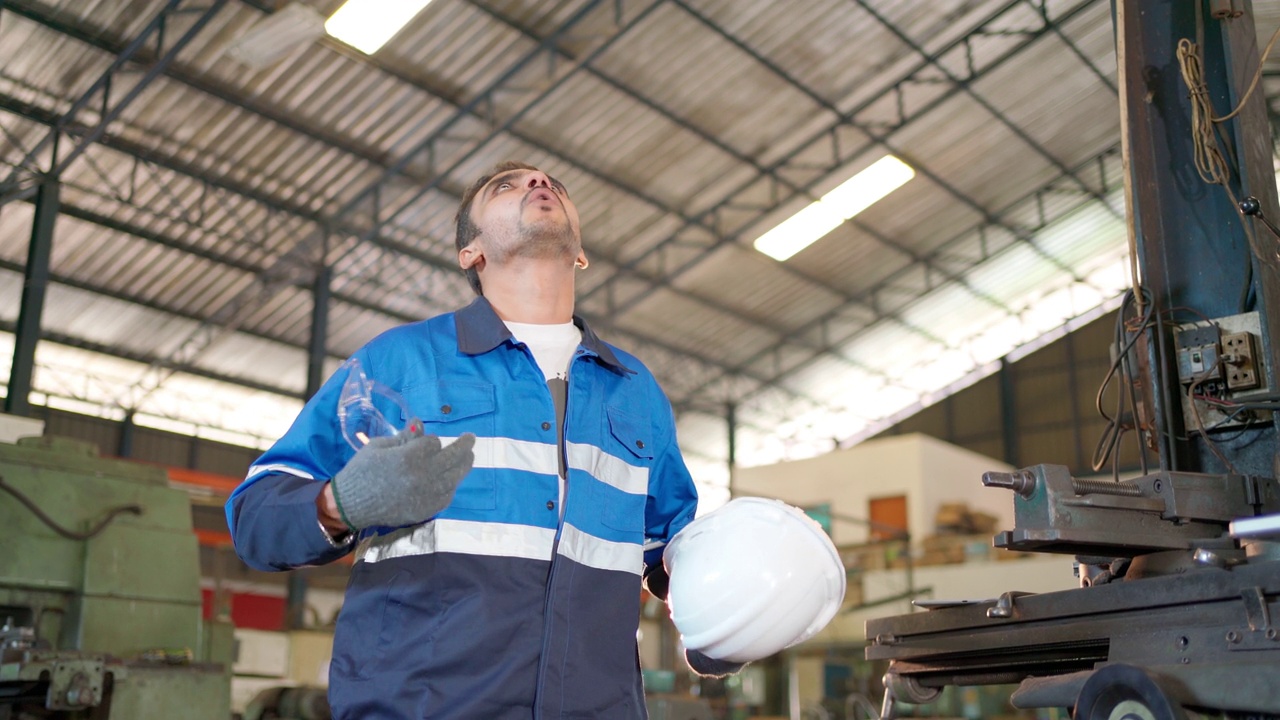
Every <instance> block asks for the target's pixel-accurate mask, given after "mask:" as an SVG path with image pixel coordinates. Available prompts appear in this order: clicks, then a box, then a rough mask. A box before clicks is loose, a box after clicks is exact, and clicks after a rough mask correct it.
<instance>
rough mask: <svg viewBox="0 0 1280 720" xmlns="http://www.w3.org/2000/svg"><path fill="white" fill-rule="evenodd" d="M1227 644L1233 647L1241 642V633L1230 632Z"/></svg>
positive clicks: (1228, 632)
mask: <svg viewBox="0 0 1280 720" xmlns="http://www.w3.org/2000/svg"><path fill="white" fill-rule="evenodd" d="M1227 642H1229V643H1231V644H1232V645H1234V644H1236V643H1238V642H1240V633H1238V632H1236V631H1235V630H1228V631H1227Z"/></svg>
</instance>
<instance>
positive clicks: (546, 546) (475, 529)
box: [356, 518, 556, 562]
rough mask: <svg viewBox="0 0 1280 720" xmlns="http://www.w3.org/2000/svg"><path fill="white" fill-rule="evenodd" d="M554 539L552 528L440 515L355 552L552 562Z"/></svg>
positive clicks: (368, 558) (372, 556)
mask: <svg viewBox="0 0 1280 720" xmlns="http://www.w3.org/2000/svg"><path fill="white" fill-rule="evenodd" d="M555 540H556V531H555V530H554V529H553V528H539V527H533V526H531V525H512V524H509V523H489V522H471V521H467V520H447V519H444V518H441V519H438V520H432V521H431V522H429V523H427V524H425V525H419V526H418V527H414V528H405V529H403V530H397V531H395V532H393V533H390V534H387V535H381V536H378V537H371V538H368V539H366V540H364V541H363V542H362V543H360V547H359V548H358V549H357V550H356V554H357V555H358V556H359V557H360V558H361V559H362V560H364V561H365V562H378V561H379V560H388V559H390V558H398V557H410V556H413V555H429V554H431V553H437V552H448V553H463V554H466V555H488V556H490V557H518V558H528V559H530V560H548V561H549V560H551V549H552V547H554V546H555Z"/></svg>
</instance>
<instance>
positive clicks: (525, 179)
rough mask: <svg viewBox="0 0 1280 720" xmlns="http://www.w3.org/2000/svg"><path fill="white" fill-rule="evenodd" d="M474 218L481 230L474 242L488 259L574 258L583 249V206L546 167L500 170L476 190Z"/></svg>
mask: <svg viewBox="0 0 1280 720" xmlns="http://www.w3.org/2000/svg"><path fill="white" fill-rule="evenodd" d="M471 220H472V222H473V223H474V224H475V225H476V227H478V228H479V229H480V235H479V236H478V237H477V238H476V239H475V241H473V243H472V244H473V245H475V244H478V245H479V246H480V250H481V252H482V253H483V255H484V259H485V261H486V262H490V263H495V264H502V263H505V262H508V261H509V260H511V259H512V258H520V257H524V258H538V259H556V258H564V259H565V260H566V261H567V262H573V261H574V260H575V259H577V258H578V257H579V256H581V254H582V233H581V230H580V228H579V225H578V209H577V207H575V206H574V204H573V201H572V200H570V199H569V192H568V191H567V190H565V187H564V185H562V184H560V182H559V181H558V180H556V179H555V178H552V177H550V176H548V175H547V174H546V173H544V172H542V171H541V170H508V171H505V172H501V173H498V174H497V175H495V176H494V177H493V178H492V179H490V180H489V182H487V183H485V185H484V187H482V188H481V189H480V192H478V193H476V196H475V199H474V200H472V204H471Z"/></svg>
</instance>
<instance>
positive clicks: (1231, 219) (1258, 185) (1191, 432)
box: [1116, 0, 1280, 475]
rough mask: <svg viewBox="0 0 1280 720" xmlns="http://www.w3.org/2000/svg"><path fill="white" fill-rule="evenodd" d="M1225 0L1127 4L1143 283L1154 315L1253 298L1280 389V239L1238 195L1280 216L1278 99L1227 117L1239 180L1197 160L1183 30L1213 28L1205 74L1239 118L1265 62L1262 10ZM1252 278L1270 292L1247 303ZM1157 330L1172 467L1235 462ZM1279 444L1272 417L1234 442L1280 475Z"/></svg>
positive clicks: (1206, 467) (1130, 167) (1159, 432)
mask: <svg viewBox="0 0 1280 720" xmlns="http://www.w3.org/2000/svg"><path fill="white" fill-rule="evenodd" d="M1222 4H1223V5H1229V4H1228V3H1222ZM1236 4H1237V5H1238V4H1239V3H1236ZM1217 5H1219V4H1218V3H1207V4H1206V3H1201V2H1186V1H1185V0H1120V1H1119V2H1117V4H1116V42H1117V56H1118V58H1119V61H1120V68H1119V70H1120V81H1121V94H1120V112H1121V122H1122V127H1121V132H1122V135H1123V138H1122V139H1123V148H1124V154H1125V164H1126V167H1127V173H1126V181H1127V184H1128V185H1129V188H1128V189H1129V192H1128V199H1129V215H1128V217H1129V230H1130V239H1131V242H1132V247H1133V250H1134V252H1135V255H1136V258H1137V264H1138V271H1139V275H1140V280H1139V282H1140V284H1141V287H1142V288H1143V289H1144V290H1145V291H1146V292H1147V293H1149V295H1150V300H1151V302H1152V304H1153V305H1154V313H1153V314H1152V317H1153V318H1160V319H1162V320H1166V321H1170V320H1173V321H1178V322H1185V321H1187V320H1188V319H1189V318H1194V317H1197V316H1198V315H1196V313H1199V314H1203V315H1204V316H1207V317H1208V318H1213V319H1217V318H1222V317H1226V316H1231V315H1236V314H1239V313H1242V312H1244V311H1245V309H1250V308H1246V307H1242V305H1248V306H1251V307H1252V308H1256V310H1257V311H1258V312H1259V314H1260V316H1261V317H1260V320H1261V323H1260V329H1261V332H1260V340H1261V348H1260V353H1261V357H1262V358H1263V360H1264V362H1263V363H1262V365H1263V366H1264V367H1263V368H1261V371H1262V374H1263V377H1264V382H1263V383H1262V384H1263V386H1264V387H1270V388H1271V389H1272V390H1275V389H1276V388H1277V384H1276V382H1275V380H1276V368H1277V361H1278V360H1280V348H1278V347H1277V346H1276V343H1274V342H1273V341H1272V339H1273V338H1276V337H1280V335H1277V334H1276V332H1275V331H1276V330H1277V325H1276V324H1277V322H1278V321H1280V317H1277V316H1280V274H1278V273H1277V270H1276V266H1277V258H1276V256H1275V252H1274V251H1275V249H1276V248H1277V247H1280V245H1277V238H1276V237H1275V235H1273V234H1272V233H1271V231H1269V230H1268V229H1267V228H1266V227H1265V226H1264V225H1263V224H1262V223H1261V222H1258V221H1257V220H1256V219H1255V218H1253V217H1243V216H1242V214H1241V212H1240V210H1239V209H1238V207H1237V206H1236V203H1237V202H1238V201H1241V200H1243V199H1245V198H1247V197H1254V198H1256V199H1257V200H1258V203H1259V209H1260V211H1261V213H1262V214H1263V215H1264V216H1265V217H1267V218H1269V219H1272V220H1273V221H1274V220H1280V207H1278V206H1277V201H1276V185H1275V176H1274V171H1273V169H1272V160H1271V133H1270V129H1269V127H1268V124H1267V117H1266V103H1265V100H1264V98H1263V96H1262V93H1261V92H1257V91H1255V93H1254V95H1253V96H1252V97H1251V98H1250V99H1249V101H1248V103H1247V105H1246V106H1245V107H1244V108H1243V109H1242V110H1241V112H1240V114H1239V115H1238V116H1237V117H1236V118H1234V119H1232V120H1229V121H1227V122H1225V123H1222V124H1219V125H1218V128H1219V129H1220V130H1221V132H1220V133H1219V135H1220V136H1221V139H1222V140H1225V143H1223V142H1221V141H1220V142H1219V143H1218V146H1219V147H1220V148H1221V149H1222V154H1223V155H1224V157H1225V158H1226V162H1227V165H1228V167H1229V175H1230V176H1229V180H1228V189H1224V188H1223V187H1222V186H1219V185H1211V184H1208V183H1206V182H1205V181H1204V180H1203V179H1201V177H1200V174H1199V173H1198V172H1197V171H1196V164H1195V153H1196V146H1195V142H1194V140H1193V127H1192V117H1193V115H1192V101H1191V98H1190V96H1189V92H1188V89H1187V85H1186V84H1185V82H1184V80H1183V76H1182V71H1181V67H1180V64H1179V59H1178V57H1177V47H1178V40H1179V39H1180V38H1188V39H1192V40H1194V39H1196V38H1202V39H1203V42H1199V43H1198V44H1199V45H1200V54H1201V57H1202V58H1203V63H1202V67H1203V76H1204V82H1205V86H1206V87H1207V91H1208V96H1209V99H1210V102H1211V103H1212V106H1213V108H1214V114H1215V115H1218V116H1221V115H1225V114H1226V113H1228V112H1229V111H1230V110H1231V109H1233V108H1235V107H1236V106H1237V105H1238V104H1239V102H1240V99H1241V95H1242V94H1243V93H1244V91H1245V90H1246V88H1247V87H1248V86H1249V81H1250V80H1251V79H1252V75H1253V73H1254V72H1255V70H1256V69H1257V67H1258V60H1259V58H1258V48H1257V42H1256V40H1255V35H1254V33H1255V30H1254V24H1253V17H1252V9H1251V8H1249V7H1248V3H1245V8H1244V12H1243V13H1242V14H1240V15H1238V16H1234V17H1224V18H1218V17H1214V16H1213V14H1212V10H1211V7H1209V6H1215V7H1216V6H1217ZM1233 197H1234V201H1233ZM1242 217H1243V220H1244V221H1245V222H1248V223H1250V224H1251V225H1252V228H1251V232H1252V233H1253V235H1254V237H1255V240H1256V245H1257V247H1258V248H1259V249H1261V250H1262V251H1263V256H1264V259H1265V260H1266V261H1265V262H1264V261H1259V259H1258V258H1257V257H1254V256H1253V253H1252V252H1251V250H1250V243H1249V238H1248V235H1247V234H1246V228H1245V225H1244V224H1243V223H1242ZM1250 283H1252V285H1253V288H1254V291H1255V294H1256V302H1248V301H1246V302H1242V299H1243V298H1247V297H1248V295H1249V292H1248V290H1247V288H1248V285H1249V284H1250ZM1175 309H1185V310H1175ZM1147 337H1148V340H1149V342H1148V343H1146V350H1147V351H1146V353H1145V356H1144V357H1142V358H1141V359H1140V364H1141V365H1142V367H1143V370H1144V372H1143V375H1144V377H1143V384H1144V386H1145V387H1147V388H1150V389H1152V392H1151V393H1150V396H1151V402H1152V405H1151V409H1152V410H1153V411H1154V412H1153V413H1152V414H1153V416H1154V417H1151V418H1148V419H1147V425H1148V427H1149V428H1151V429H1153V430H1154V437H1155V438H1156V447H1157V448H1158V449H1159V455H1160V462H1161V468H1162V469H1166V470H1183V471H1192V472H1226V471H1227V469H1228V468H1227V467H1226V466H1225V465H1224V464H1223V463H1222V462H1221V461H1220V460H1219V459H1218V458H1217V457H1216V456H1215V455H1214V454H1213V453H1212V452H1210V450H1209V448H1208V447H1207V445H1206V443H1205V441H1204V439H1203V435H1202V434H1200V433H1197V432H1195V430H1196V428H1195V427H1187V426H1186V423H1185V422H1184V418H1183V411H1182V405H1183V397H1182V395H1183V394H1184V393H1183V392H1182V390H1183V388H1182V386H1181V384H1180V382H1179V379H1178V378H1179V376H1178V367H1177V347H1176V340H1175V337H1174V334H1173V333H1171V332H1169V330H1168V328H1167V326H1165V325H1162V324H1159V323H1156V328H1155V329H1154V330H1153V331H1151V332H1149V333H1148V335H1147ZM1205 424H1206V426H1208V425H1211V422H1209V421H1208V420H1206V421H1205ZM1232 434H1233V435H1234V434H1235V433H1232ZM1181 438H1189V439H1187V440H1185V441H1184V440H1182V439H1181ZM1275 445H1276V443H1275V427H1274V425H1270V424H1266V423H1264V424H1262V425H1261V426H1259V427H1251V428H1246V429H1244V430H1243V431H1242V432H1241V433H1240V437H1238V438H1236V439H1234V440H1232V441H1231V443H1230V446H1229V447H1224V448H1222V450H1221V451H1222V452H1223V453H1224V454H1227V455H1228V456H1229V458H1230V462H1231V464H1232V465H1233V466H1234V469H1235V471H1236V472H1238V473H1241V474H1254V475H1272V474H1273V471H1272V464H1273V460H1272V458H1273V456H1274V452H1275Z"/></svg>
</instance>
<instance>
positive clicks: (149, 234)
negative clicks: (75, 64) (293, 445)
mask: <svg viewBox="0 0 1280 720" xmlns="http://www.w3.org/2000/svg"><path fill="white" fill-rule="evenodd" d="M138 209H139V210H142V208H138ZM62 214H64V215H67V216H69V217H74V218H76V219H79V220H83V221H85V222H89V223H93V224H96V225H99V226H101V227H103V228H105V229H108V230H112V231H114V232H119V233H123V234H127V235H131V236H133V237H137V238H139V239H142V240H146V241H149V242H153V243H157V244H160V245H162V246H164V247H168V248H173V249H177V250H181V251H184V252H189V253H192V254H195V255H197V256H199V257H201V258H203V259H206V260H209V261H211V262H215V263H218V264H222V265H226V266H228V267H232V268H234V269H236V270H239V271H241V272H247V273H257V272H261V270H262V268H261V267H260V266H257V265H252V264H248V263H246V262H245V261H243V260H240V259H236V258H231V257H228V256H225V255H222V254H219V253H216V252H212V251H210V250H207V249H204V248H200V247H198V246H195V245H192V244H191V243H188V242H184V241H180V240H177V239H175V238H173V237H169V236H166V235H163V234H161V233H158V232H155V231H152V230H149V229H147V228H143V227H140V226H136V225H132V224H130V223H126V222H123V221H119V220H115V219H112V218H109V217H105V216H102V215H99V214H97V213H95V212H93V211H90V210H86V209H84V208H80V207H78V206H73V205H68V204H63V205H62ZM0 269H9V270H13V271H17V270H19V268H18V267H16V266H12V267H11V266H8V265H6V264H5V263H3V262H0ZM52 280H53V281H54V282H56V283H59V284H65V285H68V286H70V287H75V288H77V289H81V290H85V291H87V292H92V293H96V294H101V295H104V296H108V297H112V298H115V299H118V300H122V301H125V302H129V303H132V304H137V305H141V306H143V307H148V308H150V309H153V310H157V311H160V312H164V313H167V314H172V315H176V316H178V317H182V318H184V319H188V320H194V321H196V322H200V323H205V322H208V321H209V316H207V315H203V316H197V315H193V314H191V313H186V312H182V311H180V310H177V309H175V308H172V307H167V306H164V305H161V304H159V303H156V302H155V301H154V300H150V299H147V298H143V297H141V296H136V295H133V294H129V293H123V292H120V291H116V290H110V289H108V288H105V287H103V286H99V285H95V284H93V283H89V282H85V281H81V280H77V279H74V278H70V277H62V276H54V277H53V278H52ZM293 285H294V287H299V288H303V287H306V288H310V287H311V285H309V284H307V283H304V282H302V281H301V280H296V281H294V282H293ZM331 297H332V299H333V300H336V301H338V302H342V303H344V304H349V305H353V306H355V307H359V308H361V309H364V310H368V311H371V312H377V313H380V314H383V315H386V316H388V317H391V318H393V319H395V320H397V321H399V322H414V321H416V320H419V319H421V318H419V317H416V316H411V315H406V314H404V313H401V312H397V311H394V310H391V309H389V308H387V307H385V306H381V305H377V304H375V303H370V302H368V301H365V300H362V299H360V298H357V297H354V296H352V295H349V294H344V293H340V292H331ZM586 317H587V320H588V322H590V323H591V324H592V325H593V326H597V327H599V326H602V325H604V319H603V318H599V317H595V316H592V315H590V314H587V315H586ZM238 332H242V333H245V334H247V335H250V336H252V337H258V338H261V339H265V340H271V341H274V342H281V343H284V344H286V345H291V346H293V347H297V348H299V349H304V346H302V345H295V344H292V343H289V342H287V341H284V340H282V339H281V338H280V337H278V336H276V335H273V334H271V333H267V332H259V331H256V330H254V329H253V328H244V327H242V328H239V329H238ZM615 334H617V335H619V336H620V337H621V338H622V341H623V342H627V343H631V342H634V343H636V344H638V345H641V346H644V347H648V348H649V349H650V350H652V351H661V352H662V353H665V354H669V355H673V356H676V357H679V358H683V360H684V362H686V363H693V364H694V366H695V367H693V368H691V371H692V372H693V374H694V375H696V376H699V377H708V376H711V375H714V376H715V377H716V378H717V379H720V378H722V377H725V376H726V373H724V372H723V367H722V366H721V365H719V364H718V363H716V362H715V361H713V360H711V359H709V358H706V357H703V356H701V355H700V354H697V353H692V352H690V351H688V350H685V349H683V348H677V347H675V346H672V345H670V344H668V343H666V342H665V341H661V340H657V339H655V338H652V337H648V336H646V335H644V334H640V333H635V332H633V331H627V330H621V329H617V328H615ZM667 364H668V365H670V362H668V363H667ZM187 367H190V364H188V365H187ZM673 367H674V366H673ZM680 374H687V373H680ZM742 377H743V379H746V380H751V381H752V382H753V383H758V382H760V380H759V379H753V378H752V377H751V375H750V374H747V375H743V376H742ZM229 381H234V380H229ZM784 392H788V395H789V398H790V400H791V402H792V404H798V406H799V407H800V408H803V409H809V408H812V407H819V406H821V403H820V402H819V401H818V400H816V399H813V398H810V397H807V396H803V395H801V394H798V393H794V392H790V391H786V390H785V389H784Z"/></svg>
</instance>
